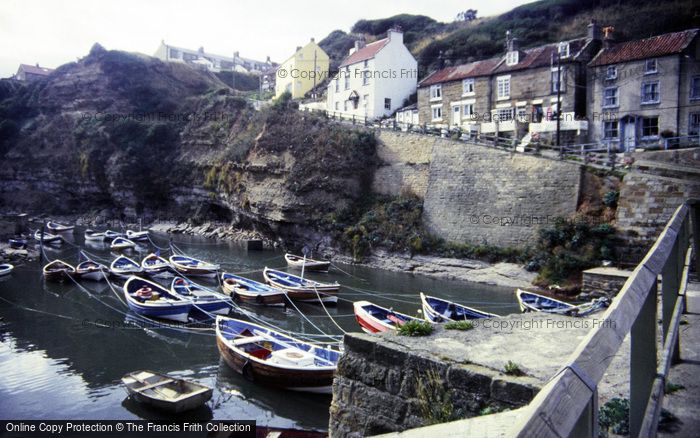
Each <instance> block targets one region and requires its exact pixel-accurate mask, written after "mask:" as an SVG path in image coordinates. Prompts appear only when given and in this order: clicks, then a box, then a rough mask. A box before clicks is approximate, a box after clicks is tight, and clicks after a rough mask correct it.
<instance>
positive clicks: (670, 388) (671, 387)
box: [664, 382, 685, 394]
mask: <svg viewBox="0 0 700 438" xmlns="http://www.w3.org/2000/svg"><path fill="white" fill-rule="evenodd" d="M683 389H685V386H683V385H681V384H678V383H673V382H666V387H665V388H664V392H665V393H666V394H673V393H674V392H676V391H681V390H683Z"/></svg>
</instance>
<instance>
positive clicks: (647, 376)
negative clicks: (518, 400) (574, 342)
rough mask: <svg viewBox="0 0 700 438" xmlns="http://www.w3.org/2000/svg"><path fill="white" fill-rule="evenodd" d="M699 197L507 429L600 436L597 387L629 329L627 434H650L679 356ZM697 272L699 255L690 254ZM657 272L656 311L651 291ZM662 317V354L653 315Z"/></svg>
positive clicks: (679, 213)
mask: <svg viewBox="0 0 700 438" xmlns="http://www.w3.org/2000/svg"><path fill="white" fill-rule="evenodd" d="M699 216H700V201H698V200H692V201H688V202H687V203H686V204H684V205H681V206H679V207H678V209H677V210H676V212H675V213H674V215H673V217H672V218H671V220H670V221H669V222H668V224H667V225H666V228H665V229H664V230H663V232H662V233H661V235H660V236H659V238H658V239H657V241H656V243H655V244H654V246H653V247H652V248H651V250H649V252H648V253H647V255H646V257H645V258H644V260H643V261H642V262H641V263H640V264H639V265H638V266H637V268H636V269H635V270H634V272H633V274H632V275H631V276H630V278H629V279H628V280H627V282H626V283H625V285H624V287H623V288H622V290H621V291H620V293H619V294H618V295H617V297H616V298H615V299H614V300H613V302H612V304H611V306H610V307H609V308H608V310H607V311H606V313H605V314H604V316H603V318H604V319H606V320H608V321H611V322H612V323H611V324H602V325H600V326H599V327H598V328H596V329H594V330H592V331H591V332H590V333H589V334H588V336H587V337H586V338H585V339H584V340H583V341H582V342H581V343H580V344H579V346H578V347H577V349H576V350H575V351H574V353H573V354H572V356H571V358H570V362H569V364H568V365H566V366H565V367H564V368H562V370H561V371H560V372H559V373H558V374H557V375H556V376H555V377H554V378H552V379H551V380H550V381H549V382H548V383H547V384H546V385H545V387H544V388H543V389H542V390H541V391H540V392H539V393H538V394H537V396H536V397H535V398H534V399H533V400H532V402H531V403H530V404H529V405H528V406H527V407H526V408H525V410H526V411H525V413H524V415H523V416H522V417H520V421H519V422H518V423H517V424H516V425H515V426H514V428H513V429H512V431H511V433H510V434H509V436H515V437H532V436H537V437H567V436H585V437H597V436H598V418H597V415H598V394H597V387H598V383H599V382H600V380H601V379H602V378H603V375H604V374H605V372H606V370H607V369H608V366H609V365H610V362H611V361H612V360H613V357H614V356H615V354H616V352H617V351H618V349H619V348H620V345H621V344H622V342H623V340H624V339H625V337H626V336H627V335H628V334H631V353H630V370H629V371H630V418H629V424H630V436H632V437H650V436H655V435H656V428H657V425H658V421H659V415H660V412H661V405H662V403H663V396H664V387H665V383H666V378H667V376H668V372H669V369H670V366H671V364H672V363H673V362H674V360H677V359H678V354H679V333H678V327H679V322H680V317H681V314H682V313H683V309H684V304H685V301H684V299H683V295H684V293H685V290H686V286H687V282H688V272H689V269H690V261H691V251H692V249H691V246H690V240H691V235H692V237H693V240H694V246H695V248H696V251H697V248H700V246H699V242H698V241H699V240H700V222H698V220H699V219H700V217H699ZM696 272H700V257H696ZM659 276H661V282H660V285H661V297H660V300H661V308H662V311H661V315H657V307H658V302H657V291H658V289H657V288H658V287H659ZM659 316H660V319H661V343H662V348H663V350H662V351H661V356H660V357H661V359H660V360H657V356H658V351H657V348H658V345H657V344H658V341H657V330H658V327H659V325H658V323H657V321H658V317H659Z"/></svg>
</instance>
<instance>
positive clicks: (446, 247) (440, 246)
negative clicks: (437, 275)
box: [327, 194, 528, 263]
mask: <svg viewBox="0 0 700 438" xmlns="http://www.w3.org/2000/svg"><path fill="white" fill-rule="evenodd" d="M422 215H423V202H422V201H421V199H420V198H418V197H417V196H415V195H411V194H404V195H401V196H397V197H389V196H375V197H374V198H367V199H365V200H363V201H361V202H360V203H358V204H357V205H354V206H352V207H351V208H348V209H346V210H345V211H343V212H340V213H338V214H336V215H333V216H332V217H328V218H327V220H328V221H329V222H331V223H332V224H333V225H334V226H335V227H336V229H340V230H342V235H341V237H340V241H341V244H343V246H344V247H345V248H346V249H347V250H349V251H350V253H351V254H352V255H353V258H354V259H355V260H362V259H363V258H364V257H366V256H367V255H368V254H369V253H370V252H371V250H372V249H376V248H384V249H387V250H389V251H393V252H404V253H410V254H411V255H413V254H431V255H437V256H441V257H452V258H469V259H478V260H486V261H489V262H495V261H513V262H523V263H524V262H525V261H526V260H527V259H528V253H527V250H520V249H515V248H501V247H497V246H493V245H488V244H470V243H448V242H445V240H443V239H441V238H438V237H435V236H433V235H432V234H430V233H429V232H428V231H427V230H425V227H424V226H423V222H422V220H421V216H422Z"/></svg>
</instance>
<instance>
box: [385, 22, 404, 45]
mask: <svg viewBox="0 0 700 438" xmlns="http://www.w3.org/2000/svg"><path fill="white" fill-rule="evenodd" d="M386 37H387V38H389V41H396V42H398V43H401V44H403V29H402V28H401V26H399V25H398V24H395V25H394V26H392V27H391V28H390V29H389V31H388V32H387V35H386Z"/></svg>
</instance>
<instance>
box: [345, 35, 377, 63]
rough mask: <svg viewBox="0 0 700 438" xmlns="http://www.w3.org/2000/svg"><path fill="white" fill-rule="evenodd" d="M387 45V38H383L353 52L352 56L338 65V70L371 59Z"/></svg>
mask: <svg viewBox="0 0 700 438" xmlns="http://www.w3.org/2000/svg"><path fill="white" fill-rule="evenodd" d="M388 43H389V38H384V39H382V40H378V41H375V42H373V43H369V44H367V45H366V46H364V47H363V48H361V49H360V50H358V51H356V52H354V53H353V54H352V55H350V56H348V57H347V58H345V59H344V60H343V62H342V63H341V64H340V67H339V68H342V67H345V66H348V65H352V64H356V63H358V62H362V61H365V60H367V59H372V58H374V56H375V55H376V54H377V53H378V52H379V51H380V50H382V49H383V48H384V46H386V45H387V44H388Z"/></svg>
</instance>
